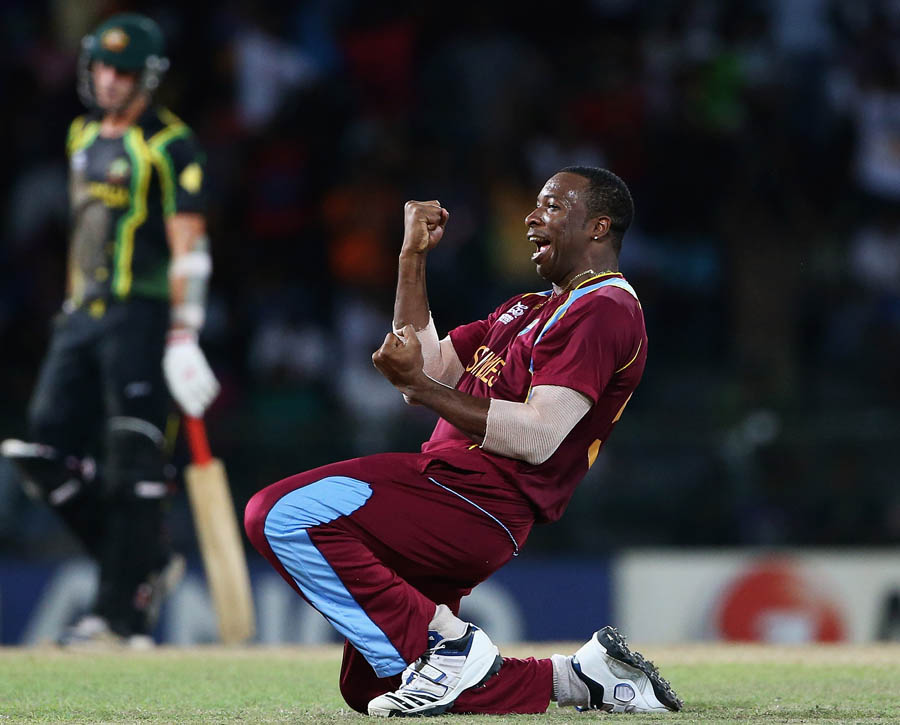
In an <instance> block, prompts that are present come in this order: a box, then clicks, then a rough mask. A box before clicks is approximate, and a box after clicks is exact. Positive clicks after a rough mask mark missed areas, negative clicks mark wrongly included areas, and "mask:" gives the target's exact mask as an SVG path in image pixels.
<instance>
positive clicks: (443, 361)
mask: <svg viewBox="0 0 900 725" xmlns="http://www.w3.org/2000/svg"><path fill="white" fill-rule="evenodd" d="M400 332H401V331H399V330H394V334H395V335H397V336H398V337H399V336H400ZM416 337H417V338H419V344H420V345H421V346H422V360H423V363H424V364H423V365H422V371H423V372H424V373H425V374H426V375H427V376H428V377H429V378H431V379H432V380H436V381H437V382H439V383H442V384H444V385H446V386H448V387H451V388H452V387H454V386H455V385H456V383H458V382H459V379H460V378H461V377H462V375H463V372H465V370H464V369H463V364H462V362H460V359H459V357H458V356H457V355H456V350H455V349H454V347H453V342H452V341H451V340H450V336H449V335H447V337H445V338H444V339H443V340H438V334H437V328H436V327H435V326H434V319H432V317H431V314H429V315H428V324H427V325H426V326H425V328H424V329H422V330H416Z"/></svg>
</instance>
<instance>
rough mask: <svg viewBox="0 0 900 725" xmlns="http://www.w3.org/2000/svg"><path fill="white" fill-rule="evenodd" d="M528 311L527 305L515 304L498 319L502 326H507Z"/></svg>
mask: <svg viewBox="0 0 900 725" xmlns="http://www.w3.org/2000/svg"><path fill="white" fill-rule="evenodd" d="M527 310H528V305H525V304H522V303H521V302H516V304H514V305H513V306H512V307H510V308H509V309H508V310H507V311H506V312H504V313H503V314H502V315H500V317H499V318H498V319H499V320H500V322H502V323H503V324H504V325H508V324H509V323H510V322H512V321H513V320H515V319H516V318H517V317H521V316H522V315H524V314H525V312H526V311H527Z"/></svg>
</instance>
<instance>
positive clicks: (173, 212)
mask: <svg viewBox="0 0 900 725" xmlns="http://www.w3.org/2000/svg"><path fill="white" fill-rule="evenodd" d="M167 67H168V60H167V59H166V57H165V54H164V42H163V36H162V33H161V31H160V29H159V27H158V26H157V25H156V23H155V22H153V21H152V20H151V19H150V18H147V17H144V16H142V15H137V14H130V13H126V14H120V15H116V16H113V17H111V18H109V19H108V20H106V21H105V22H103V23H102V24H101V25H100V26H99V27H98V28H97V29H96V30H95V31H94V32H93V33H91V34H90V35H88V36H87V37H85V38H84V40H83V42H82V53H81V57H80V60H79V92H80V95H81V97H82V100H83V101H84V103H85V104H86V105H87V106H88V109H89V111H88V113H86V114H85V115H83V116H79V117H78V118H76V119H75V120H74V121H73V122H72V124H71V126H70V129H69V136H68V141H67V144H66V150H67V154H68V158H69V193H70V203H71V225H72V226H71V236H70V242H69V261H68V284H67V290H66V297H65V302H64V303H63V307H62V310H61V311H60V313H59V314H58V315H57V317H56V318H55V320H54V321H53V334H52V340H51V343H50V348H49V351H48V352H47V355H46V358H45V360H44V362H43V366H42V368H41V371H40V375H39V378H38V382H37V386H36V389H35V391H34V393H33V397H32V400H31V405H30V408H29V418H28V436H29V437H28V440H27V441H18V440H7V441H4V442H3V444H2V452H3V454H4V455H6V456H7V457H9V458H10V459H11V460H13V461H14V462H15V463H16V464H17V465H18V467H19V469H20V470H21V472H22V474H23V480H24V481H25V483H26V486H27V487H28V489H29V491H30V493H32V494H34V495H35V496H38V497H40V498H41V499H42V500H44V501H45V502H46V503H47V504H49V505H50V506H51V507H52V508H53V509H55V510H56V511H57V512H58V513H59V515H60V516H61V517H62V518H63V519H64V520H65V522H66V524H68V526H69V528H70V529H71V530H72V531H73V532H74V534H75V535H76V536H77V537H78V539H80V541H81V542H82V544H83V545H84V547H85V549H86V551H87V552H88V554H89V555H90V556H91V557H92V558H94V559H95V560H96V561H97V563H98V564H99V569H100V581H99V590H98V596H97V600H96V603H95V605H94V607H93V611H92V613H91V614H89V615H87V616H85V617H84V618H83V619H81V620H80V621H78V622H76V623H75V624H74V625H73V626H72V627H71V628H70V629H69V630H68V631H67V633H66V634H65V635H64V637H63V643H67V644H79V643H95V642H114V643H129V644H132V645H134V646H139V645H149V644H152V640H151V639H150V637H149V634H150V632H151V629H152V627H153V625H154V622H155V618H156V616H157V613H158V610H159V605H160V601H161V599H162V598H163V597H164V596H165V594H166V593H167V592H168V591H169V590H170V589H171V588H172V587H173V586H174V584H175V583H176V582H177V580H178V579H179V578H180V577H181V575H182V573H183V570H184V559H183V557H181V556H180V555H178V554H174V553H173V552H172V551H171V548H170V545H169V543H168V541H167V539H166V536H165V535H164V527H163V518H164V508H165V506H166V499H167V497H168V496H169V488H170V487H169V485H168V483H167V481H166V479H165V475H164V463H165V460H164V458H165V454H164V434H163V430H164V428H165V423H166V419H167V416H168V414H169V410H170V399H169V393H170V392H171V394H172V397H174V399H175V401H176V402H177V403H178V404H179V406H180V407H181V408H182V409H183V410H184V411H185V412H186V413H188V414H189V415H192V416H201V415H202V414H203V412H204V410H205V409H206V408H207V406H209V404H210V403H211V402H212V400H213V399H214V398H215V397H216V395H217V394H218V389H219V385H218V382H217V381H216V378H215V376H214V375H213V373H212V371H211V370H210V368H209V365H208V364H207V362H206V359H205V357H204V355H203V353H202V351H201V350H200V347H199V346H198V344H197V334H198V331H199V329H200V328H201V326H202V325H203V320H204V314H205V303H206V290H207V281H208V277H209V275H210V272H211V261H210V253H209V249H208V241H207V236H206V224H205V219H204V216H203V196H204V194H203V156H202V155H201V153H200V151H199V149H198V148H197V145H196V143H195V141H194V138H193V136H192V134H191V131H190V129H189V128H188V127H187V126H186V125H185V124H184V123H183V122H182V121H181V120H180V119H179V118H177V117H176V116H175V115H174V114H172V113H170V112H169V111H168V110H166V109H164V108H160V107H157V106H155V105H153V103H152V94H153V91H154V89H156V87H157V86H158V84H159V82H160V79H161V77H162V75H163V73H164V71H165V70H166V68H167ZM167 388H168V389H167ZM98 459H99V460H100V461H102V465H96V464H95V462H94V461H95V460H98Z"/></svg>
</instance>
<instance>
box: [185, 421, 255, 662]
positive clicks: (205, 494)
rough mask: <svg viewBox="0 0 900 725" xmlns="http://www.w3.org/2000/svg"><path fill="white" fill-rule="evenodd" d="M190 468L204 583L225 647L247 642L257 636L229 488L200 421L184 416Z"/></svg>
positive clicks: (188, 480)
mask: <svg viewBox="0 0 900 725" xmlns="http://www.w3.org/2000/svg"><path fill="white" fill-rule="evenodd" d="M184 428H185V432H186V434H187V439H188V444H189V446H190V449H191V458H192V459H193V463H191V464H190V465H188V467H187V468H186V469H185V472H184V479H185V483H186V485H187V492H188V499H189V501H190V504H191V512H192V513H193V516H194V528H195V529H196V531H197V540H198V542H199V544H200V553H201V554H202V555H203V568H204V569H205V570H206V582H207V584H208V585H209V591H210V594H211V596H212V601H213V606H214V608H215V610H216V617H217V618H218V623H219V636H220V638H221V640H222V642H223V643H224V644H237V643H239V642H243V641H245V640H247V639H249V638H251V637H252V636H253V634H254V632H255V630H256V619H255V615H254V612H253V595H252V592H251V590H250V575H249V573H248V572H247V559H246V557H245V556H244V546H243V543H242V541H241V535H240V532H239V530H238V523H237V518H236V517H235V513H234V502H233V500H232V498H231V491H230V490H229V488H228V478H227V477H226V475H225V467H224V466H223V465H222V461H220V460H219V459H218V458H213V456H212V453H210V450H209V441H208V440H207V437H206V426H205V425H204V424H203V420H202V419H201V418H191V417H189V416H185V419H184Z"/></svg>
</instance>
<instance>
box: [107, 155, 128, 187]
mask: <svg viewBox="0 0 900 725" xmlns="http://www.w3.org/2000/svg"><path fill="white" fill-rule="evenodd" d="M129 176H131V164H129V163H128V159H126V158H125V157H124V156H120V157H119V158H117V159H115V160H114V161H113V162H112V163H111V164H110V165H109V167H108V168H107V169H106V180H107V181H108V182H109V183H110V184H124V183H125V182H126V181H127V180H128V177H129Z"/></svg>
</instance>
